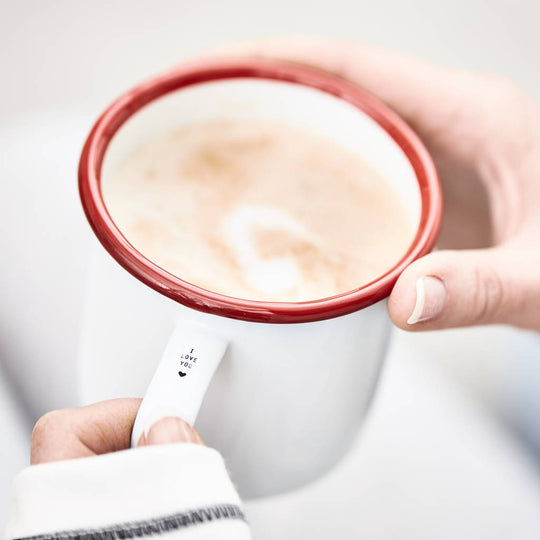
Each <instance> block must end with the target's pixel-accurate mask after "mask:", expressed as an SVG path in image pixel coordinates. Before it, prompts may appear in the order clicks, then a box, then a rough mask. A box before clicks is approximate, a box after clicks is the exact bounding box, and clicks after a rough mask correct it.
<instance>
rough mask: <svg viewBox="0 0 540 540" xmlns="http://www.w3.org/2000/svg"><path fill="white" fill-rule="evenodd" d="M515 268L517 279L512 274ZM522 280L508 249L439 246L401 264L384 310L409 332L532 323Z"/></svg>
mask: <svg viewBox="0 0 540 540" xmlns="http://www.w3.org/2000/svg"><path fill="white" fill-rule="evenodd" d="M516 267H520V271H521V274H520V276H519V278H518V279H516V278H514V276H513V275H512V269H515V268H516ZM527 283H528V280H527V279H526V276H524V274H523V266H521V265H520V264H519V261H518V260H516V253H514V252H513V251H510V250H509V249H504V248H503V247H500V248H491V249H483V250H460V251H439V252H435V253H432V254H430V255H427V256H425V257H422V258H421V259H418V260H417V261H415V262H414V263H413V264H411V265H410V266H409V267H407V268H406V269H405V271H404V272H403V273H402V274H401V276H400V277H399V279H398V281H397V283H396V285H395V287H394V289H393V291H392V294H391V295H390V298H389V300H388V312H389V314H390V317H391V319H392V321H393V322H394V323H395V324H396V325H397V326H399V327H400V328H402V329H404V330H412V331H416V330H432V329H439V328H449V327H457V326H470V325H476V324H491V323H507V322H512V323H513V324H517V325H519V326H524V327H534V325H535V324H534V321H532V320H530V319H531V314H530V313H527V306H530V305H531V304H534V301H531V300H532V299H531V298H530V294H531V287H529V286H528V285H527ZM536 288H537V287H536ZM527 300H528V301H527ZM529 309H530V308H529Z"/></svg>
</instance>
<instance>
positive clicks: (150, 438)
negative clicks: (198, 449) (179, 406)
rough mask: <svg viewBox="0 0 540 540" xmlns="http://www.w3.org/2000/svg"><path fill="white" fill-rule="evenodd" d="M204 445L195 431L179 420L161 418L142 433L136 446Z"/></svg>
mask: <svg viewBox="0 0 540 540" xmlns="http://www.w3.org/2000/svg"><path fill="white" fill-rule="evenodd" d="M179 442H182V443H193V444H204V443H203V440H202V439H201V436H200V435H199V433H198V432H197V430H196V429H195V428H193V427H191V426H190V425H189V424H188V423H187V422H185V421H184V420H182V419H181V418H175V417H167V418H161V419H160V420H158V421H157V422H156V423H154V424H153V425H152V426H151V427H150V429H149V430H148V432H146V431H145V432H144V433H143V434H142V435H141V438H140V439H139V442H138V444H137V446H149V445H154V444H172V443H179Z"/></svg>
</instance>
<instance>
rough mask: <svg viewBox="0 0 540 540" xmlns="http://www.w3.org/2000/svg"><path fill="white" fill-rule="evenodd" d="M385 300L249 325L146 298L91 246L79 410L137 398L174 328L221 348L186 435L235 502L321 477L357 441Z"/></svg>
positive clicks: (375, 369) (378, 360) (381, 344)
mask: <svg viewBox="0 0 540 540" xmlns="http://www.w3.org/2000/svg"><path fill="white" fill-rule="evenodd" d="M385 303H386V302H385V301H380V302H378V303H376V304H374V305H372V306H370V307H368V308H366V309H363V310H360V311H356V312H354V313H351V314H348V315H343V316H340V317H335V318H331V319H326V320H322V321H314V322H306V323H299V324H273V323H260V322H250V321H243V320H236V319H230V318H227V317H220V316H217V315H210V314H207V313H203V312H201V311H196V310H193V309H191V308H188V307H185V306H182V305H181V304H178V303H177V302H175V301H173V300H171V299H169V298H166V297H165V296H162V295H159V294H157V293H156V292H155V291H153V290H152V289H150V288H148V287H147V286H145V285H143V284H142V283H141V282H139V281H138V280H136V279H135V278H134V277H132V276H131V275H129V274H128V273H127V272H125V271H124V270H123V269H122V268H121V267H120V266H119V265H118V264H117V263H116V262H115V261H114V260H112V258H111V257H110V256H109V255H108V254H107V253H106V252H105V251H104V250H103V249H102V248H101V246H96V250H95V254H94V263H93V265H92V267H91V271H90V276H89V283H88V291H87V299H86V306H85V309H86V312H85V324H84V327H83V331H82V335H81V341H80V353H79V359H78V361H79V373H80V377H79V395H80V396H81V401H82V403H84V404H87V403H93V402H95V401H100V400H103V399H113V398H118V397H140V396H143V395H144V393H145V391H146V388H147V386H148V383H149V382H150V380H151V378H152V374H153V373H154V371H155V370H156V367H157V365H158V363H159V360H160V358H161V355H162V353H163V350H164V348H165V346H166V344H167V341H168V339H169V336H170V334H171V332H172V331H173V329H174V328H175V326H176V325H177V324H178V322H180V321H187V322H195V323H201V324H202V325H204V327H205V328H206V329H207V330H208V331H210V332H211V333H215V335H216V336H218V337H221V338H225V339H226V340H227V341H228V348H227V352H226V353H225V356H224V358H223V360H222V361H221V363H220V365H219V367H218V369H217V371H216V373H215V375H214V377H213V380H212V382H211V383H210V386H209V388H208V391H207V393H206V397H205V400H204V401H203V405H202V408H201V410H200V412H199V415H198V418H197V422H196V424H195V427H196V428H197V429H198V430H199V432H200V434H201V436H202V438H203V440H204V441H205V443H206V444H207V445H209V446H211V447H214V448H216V449H217V450H219V452H221V454H222V455H223V457H224V458H225V461H226V463H227V465H228V467H229V468H230V470H231V474H232V478H233V480H234V482H235V484H236V485H237V487H238V489H239V491H240V493H241V495H242V496H243V497H246V498H250V497H260V496H265V495H271V494H275V493H280V492H284V491H288V490H291V489H294V488H296V487H299V486H302V485H304V484H306V483H308V482H310V481H312V480H314V479H316V478H317V477H319V476H320V475H321V474H323V473H324V472H326V471H327V470H328V469H329V468H331V467H332V466H333V465H334V464H336V463H337V462H338V461H339V459H340V458H341V457H342V456H343V455H344V454H345V453H346V451H347V449H348V448H349V447H350V445H351V443H352V441H353V439H354V437H355V436H356V435H357V434H358V431H359V429H360V426H361V424H362V419H363V418H364V416H365V414H366V412H367V409H368V405H369V402H370V399H371V397H372V395H373V392H374V390H375V386H376V383H377V379H378V375H379V371H380V369H381V365H382V361H383V357H384V350H385V346H386V343H387V338H388V330H389V320H388V317H387V314H386V306H385Z"/></svg>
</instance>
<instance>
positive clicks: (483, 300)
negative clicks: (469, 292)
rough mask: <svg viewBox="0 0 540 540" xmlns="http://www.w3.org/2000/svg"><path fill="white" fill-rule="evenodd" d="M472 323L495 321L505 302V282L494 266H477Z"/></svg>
mask: <svg viewBox="0 0 540 540" xmlns="http://www.w3.org/2000/svg"><path fill="white" fill-rule="evenodd" d="M474 281H475V283H474V290H475V294H474V296H473V305H472V310H471V311H472V321H471V322H472V324H482V323H489V322H494V321H496V320H497V319H498V318H499V315H500V313H501V311H502V308H503V306H504V303H505V295H504V284H503V281H502V279H501V277H500V275H499V273H498V272H497V270H496V269H494V268H490V267H487V268H482V269H479V268H475V271H474Z"/></svg>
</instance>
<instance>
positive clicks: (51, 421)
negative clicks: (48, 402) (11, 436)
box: [32, 410, 66, 446]
mask: <svg viewBox="0 0 540 540" xmlns="http://www.w3.org/2000/svg"><path fill="white" fill-rule="evenodd" d="M65 422H66V418H65V412H64V411H63V410H55V411H50V412H48V413H46V414H44V415H43V416H42V417H41V418H40V419H39V420H38V421H37V422H36V424H35V426H34V429H33V430H32V446H35V445H38V444H41V443H42V442H43V441H44V440H46V439H47V438H49V437H50V436H51V434H53V433H56V432H58V431H59V430H60V429H62V428H63V426H64V425H65Z"/></svg>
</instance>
